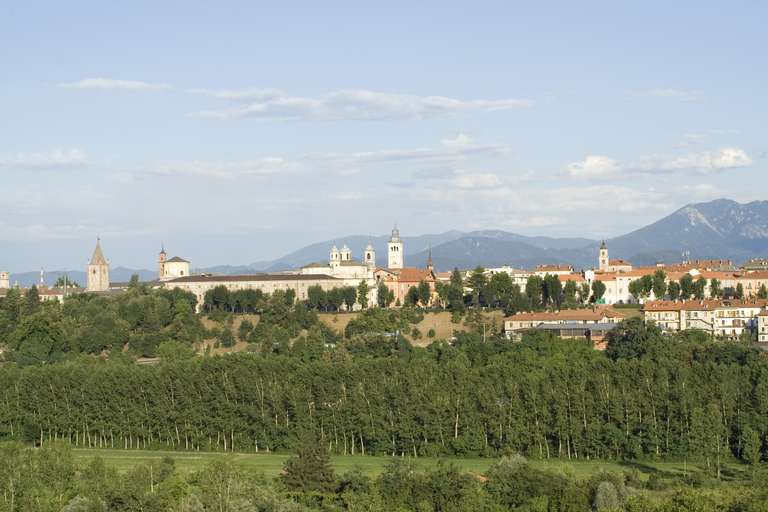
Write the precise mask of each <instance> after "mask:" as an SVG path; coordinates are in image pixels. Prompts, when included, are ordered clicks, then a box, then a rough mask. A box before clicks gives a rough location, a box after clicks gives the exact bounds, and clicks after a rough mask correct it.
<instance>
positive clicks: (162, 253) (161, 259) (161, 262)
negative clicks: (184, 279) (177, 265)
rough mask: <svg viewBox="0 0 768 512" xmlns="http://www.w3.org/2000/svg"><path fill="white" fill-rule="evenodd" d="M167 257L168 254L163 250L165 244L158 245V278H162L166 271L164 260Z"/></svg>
mask: <svg viewBox="0 0 768 512" xmlns="http://www.w3.org/2000/svg"><path fill="white" fill-rule="evenodd" d="M167 259H168V254H166V252H165V246H164V245H161V246H160V257H159V258H158V260H157V261H158V264H159V267H160V268H159V271H158V278H160V280H163V279H164V278H165V276H166V274H167V271H166V270H165V262H166V260H167Z"/></svg>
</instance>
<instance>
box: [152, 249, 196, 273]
mask: <svg viewBox="0 0 768 512" xmlns="http://www.w3.org/2000/svg"><path fill="white" fill-rule="evenodd" d="M167 256H168V255H167V253H166V252H165V248H164V247H163V248H162V249H161V250H160V257H159V258H158V267H159V268H158V279H160V281H168V280H170V279H176V278H177V277H184V276H189V275H190V273H189V262H188V261H187V260H185V259H183V258H179V257H178V256H174V257H173V258H170V259H169V258H168V257H167Z"/></svg>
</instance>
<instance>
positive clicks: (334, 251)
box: [328, 244, 341, 268]
mask: <svg viewBox="0 0 768 512" xmlns="http://www.w3.org/2000/svg"><path fill="white" fill-rule="evenodd" d="M339 265H341V253H340V252H339V248H338V247H336V244H334V245H333V247H331V257H330V260H329V261H328V266H330V267H331V268H338V267H339Z"/></svg>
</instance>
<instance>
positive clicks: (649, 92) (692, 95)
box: [630, 87, 704, 101]
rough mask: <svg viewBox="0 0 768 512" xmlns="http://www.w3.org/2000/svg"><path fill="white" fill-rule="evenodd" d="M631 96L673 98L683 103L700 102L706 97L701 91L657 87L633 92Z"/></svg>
mask: <svg viewBox="0 0 768 512" xmlns="http://www.w3.org/2000/svg"><path fill="white" fill-rule="evenodd" d="M630 94H631V95H632V96H639V97H646V98H673V99H679V100H682V101H698V100H701V99H703V98H704V95H703V94H702V93H701V92H699V91H695V90H688V89H675V88H672V87H666V88H665V87H657V88H654V89H646V90H644V91H633V92H631V93H630Z"/></svg>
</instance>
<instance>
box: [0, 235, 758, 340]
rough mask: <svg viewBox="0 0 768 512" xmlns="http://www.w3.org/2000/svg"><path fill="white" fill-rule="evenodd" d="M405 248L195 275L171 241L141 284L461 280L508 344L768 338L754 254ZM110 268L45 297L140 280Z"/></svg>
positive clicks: (192, 290) (309, 289) (378, 284)
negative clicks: (537, 259) (495, 261)
mask: <svg viewBox="0 0 768 512" xmlns="http://www.w3.org/2000/svg"><path fill="white" fill-rule="evenodd" d="M404 254H405V247H404V242H403V239H402V238H401V237H400V231H399V229H398V228H397V227H395V228H394V229H393V230H392V232H391V236H390V238H389V241H388V243H387V254H386V256H385V260H386V262H385V264H384V265H380V264H379V261H378V260H377V255H376V251H375V249H374V247H373V245H372V244H370V243H369V244H368V245H367V247H366V248H365V250H364V251H363V253H362V254H361V255H360V257H359V259H357V258H355V256H354V255H353V254H352V251H351V250H350V248H349V247H348V246H347V245H346V244H344V245H343V246H342V247H341V248H338V247H337V246H336V245H334V246H332V247H331V248H330V250H329V256H328V260H327V261H319V262H313V263H309V264H306V265H304V266H301V267H300V268H297V269H294V270H288V271H282V272H274V273H255V274H247V275H224V274H213V273H194V272H191V271H190V267H191V264H190V261H188V260H186V259H184V258H182V257H179V256H171V257H169V255H168V253H167V252H166V251H165V249H164V248H162V249H161V251H160V253H159V255H158V259H157V265H158V267H157V278H156V279H155V280H153V281H150V282H147V283H142V284H143V285H145V286H148V287H150V288H160V289H167V290H174V289H176V290H181V291H183V292H187V293H189V294H191V296H194V297H195V300H196V306H195V308H196V310H197V311H198V312H200V311H204V310H206V309H211V308H212V307H214V306H217V305H219V306H221V305H223V306H225V307H229V308H230V309H231V310H232V311H236V310H237V309H238V307H239V308H240V310H241V311H246V310H247V306H244V304H245V302H246V301H240V306H238V305H237V304H236V303H235V302H236V301H235V300H234V299H233V300H232V301H231V302H232V303H231V304H230V303H229V301H228V300H227V299H221V298H220V296H221V294H222V293H225V292H224V291H226V293H228V294H232V297H234V296H235V295H236V294H244V293H245V294H247V293H249V292H258V293H259V294H263V295H269V294H273V293H275V292H278V291H279V292H283V293H290V294H291V296H292V297H293V300H296V301H306V302H308V303H310V304H311V305H313V306H315V307H316V308H317V309H321V308H324V310H325V311H329V310H330V311H359V310H361V309H367V308H372V307H379V308H398V307H401V306H404V305H409V304H410V305H417V306H421V307H423V308H432V309H440V308H449V307H450V306H451V302H452V301H453V302H455V301H456V300H457V299H456V297H455V296H454V297H451V293H452V287H453V289H454V290H455V289H456V287H458V288H459V289H460V291H461V293H460V298H459V299H458V300H459V301H462V302H465V301H473V300H474V301H475V302H476V305H479V306H483V307H486V308H487V307H490V308H493V307H496V308H499V309H502V310H504V312H505V313H507V316H506V318H505V321H504V330H503V332H504V334H505V335H506V337H508V338H510V339H519V337H520V335H521V334H522V333H523V332H525V331H527V330H530V329H538V330H545V331H548V332H550V333H553V334H556V335H558V336H560V337H565V338H587V339H589V340H590V341H591V342H592V343H593V344H594V346H595V347H596V348H604V343H603V341H604V339H605V336H606V335H607V333H608V332H610V331H611V330H612V329H613V328H615V327H616V326H617V325H618V324H619V323H620V322H622V321H623V320H624V319H625V318H626V317H627V316H635V315H636V314H638V313H639V314H642V316H643V317H644V318H645V319H646V320H650V321H653V322H655V323H656V324H657V325H658V326H659V327H660V328H662V329H663V331H664V332H675V331H681V330H687V329H698V330H702V331H705V332H707V333H710V334H711V335H713V336H716V337H720V338H724V339H730V340H737V339H740V338H742V337H744V336H748V337H752V338H754V341H756V342H758V343H759V344H761V345H762V344H768V309H767V307H768V289H767V287H768V260H750V261H748V262H746V263H744V264H743V265H740V266H736V265H735V264H734V262H733V261H731V260H728V259H706V260H699V259H697V260H688V261H681V262H679V263H675V264H663V263H659V264H656V265H653V266H634V265H633V264H632V262H630V261H626V260H623V259H614V258H611V257H610V254H609V248H608V246H607V245H606V243H605V242H603V243H602V245H601V246H600V248H599V252H598V253H597V254H596V255H595V265H594V266H593V267H592V268H588V269H580V270H577V269H575V268H574V267H573V266H572V265H565V264H547V263H544V262H542V263H541V264H539V265H536V266H535V268H532V269H521V268H513V267H511V266H501V267H490V268H482V267H478V268H475V269H463V270H460V269H454V270H453V271H450V270H442V271H438V270H437V269H436V267H435V265H434V263H433V261H432V257H431V255H430V256H429V258H428V259H427V264H426V266H425V267H424V268H416V267H408V266H407V265H406V261H405V256H404ZM109 270H110V264H109V261H108V259H107V258H106V256H105V254H104V251H103V249H102V246H101V240H97V242H96V246H95V248H94V249H93V253H92V256H91V259H90V261H89V263H88V265H87V268H86V272H87V282H86V283H85V286H84V287H82V288H81V287H79V286H78V285H76V284H75V285H72V284H71V283H68V282H67V281H66V280H64V281H63V282H61V281H62V280H60V282H59V283H58V285H57V286H54V287H47V286H45V285H44V284H43V281H42V276H41V283H40V285H39V286H35V288H36V292H37V293H38V294H39V297H40V299H41V300H43V301H51V300H53V301H59V302H64V301H66V300H67V299H68V298H69V297H72V296H74V295H77V294H81V293H85V294H96V295H112V294H120V293H122V292H124V291H126V290H127V289H128V288H129V287H130V286H131V283H127V282H112V281H110V277H109ZM10 283H11V276H10V275H9V273H8V272H0V298H2V297H3V296H4V295H5V294H6V293H7V292H8V290H9V289H10V288H11V285H10ZM134 284H135V283H134ZM15 288H18V286H16V287H15ZM19 291H20V292H24V291H25V290H23V289H20V290H19ZM217 291H218V295H219V298H218V299H217V298H216V296H217ZM454 295H456V293H455V292H454ZM350 297H351V298H350ZM473 297H474V299H473ZM217 301H218V302H219V304H217Z"/></svg>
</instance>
